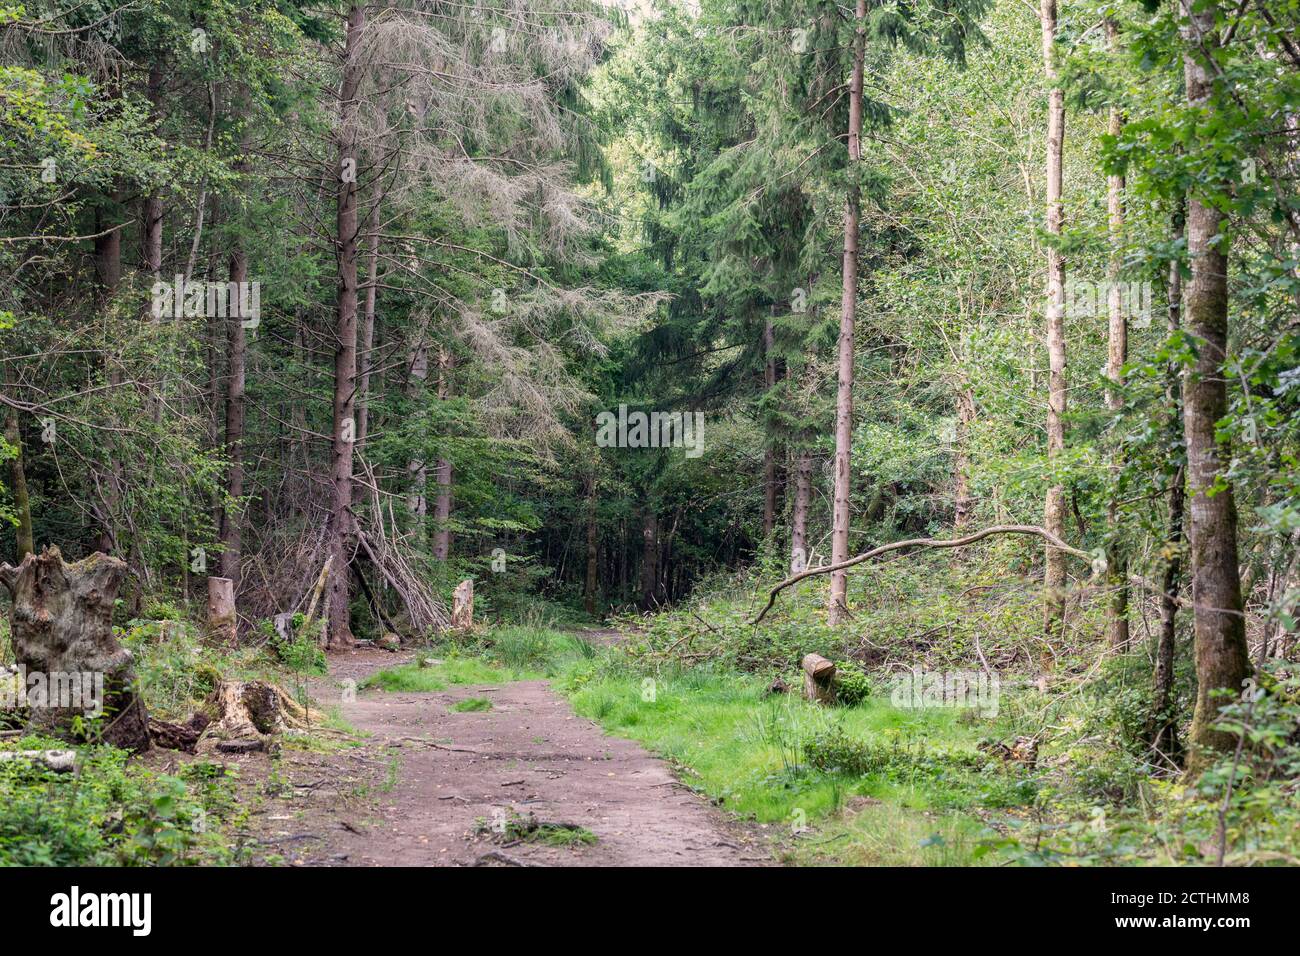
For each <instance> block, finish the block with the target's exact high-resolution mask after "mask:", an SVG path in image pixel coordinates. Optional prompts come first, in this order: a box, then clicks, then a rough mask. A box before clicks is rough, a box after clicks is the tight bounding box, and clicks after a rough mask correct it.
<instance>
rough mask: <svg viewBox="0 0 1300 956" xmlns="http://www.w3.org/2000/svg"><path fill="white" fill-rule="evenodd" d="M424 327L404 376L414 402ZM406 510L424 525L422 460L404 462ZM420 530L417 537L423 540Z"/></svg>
mask: <svg viewBox="0 0 1300 956" xmlns="http://www.w3.org/2000/svg"><path fill="white" fill-rule="evenodd" d="M426 332H427V326H426V323H424V322H423V321H421V322H419V323H418V324H417V326H416V330H415V338H414V340H413V341H412V342H411V357H410V365H409V367H408V368H407V375H406V397H407V398H408V399H409V400H410V401H411V402H412V403H415V402H417V401H418V400H419V399H420V396H421V395H423V394H424V383H425V382H426V381H427V380H428V378H429V342H428V338H427V337H426ZM406 477H407V486H406V510H407V512H408V513H409V514H410V515H411V516H412V517H413V518H415V521H416V524H417V525H421V526H422V525H423V524H424V517H425V515H427V514H428V513H429V499H428V496H427V495H426V489H427V487H428V484H429V469H428V466H427V465H426V464H425V463H424V459H423V458H412V459H411V460H410V461H408V462H407V463H406ZM424 533H425V532H424V531H423V530H421V532H420V534H421V536H422V537H423V535H424Z"/></svg>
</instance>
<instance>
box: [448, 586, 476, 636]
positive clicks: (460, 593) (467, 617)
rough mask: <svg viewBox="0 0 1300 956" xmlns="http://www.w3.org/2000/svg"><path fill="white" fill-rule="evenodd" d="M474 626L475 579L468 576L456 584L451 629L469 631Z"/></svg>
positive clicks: (452, 600) (452, 598)
mask: <svg viewBox="0 0 1300 956" xmlns="http://www.w3.org/2000/svg"><path fill="white" fill-rule="evenodd" d="M473 626H474V579H473V578H466V579H465V580H464V581H461V582H460V584H458V585H456V591H455V593H454V594H453V595H452V596H451V629H452V630H453V631H468V630H469V629H470V628H472V627H473Z"/></svg>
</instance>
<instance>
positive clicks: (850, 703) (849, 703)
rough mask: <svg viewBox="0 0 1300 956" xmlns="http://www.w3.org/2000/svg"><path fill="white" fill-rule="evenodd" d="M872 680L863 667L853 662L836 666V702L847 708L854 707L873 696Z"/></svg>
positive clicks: (841, 662) (843, 662) (844, 662)
mask: <svg viewBox="0 0 1300 956" xmlns="http://www.w3.org/2000/svg"><path fill="white" fill-rule="evenodd" d="M871 693H872V686H871V678H870V677H868V676H867V672H866V671H864V670H863V669H862V667H861V665H859V664H856V663H854V662H853V661H840V662H838V663H836V665H835V700H836V702H837V703H840V704H843V705H844V706H845V707H854V706H856V705H858V704H860V703H862V702H863V701H864V700H866V699H867V698H868V697H870V696H871Z"/></svg>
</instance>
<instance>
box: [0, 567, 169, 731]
mask: <svg viewBox="0 0 1300 956" xmlns="http://www.w3.org/2000/svg"><path fill="white" fill-rule="evenodd" d="M125 575H126V564H125V563H124V562H123V561H121V560H119V559H118V558H114V557H110V556H109V555H106V554H103V553H102V552H96V553H95V554H92V555H91V556H90V557H88V558H84V559H82V560H81V561H77V562H74V563H72V564H65V563H64V561H63V555H62V554H60V553H59V549H58V548H53V547H51V548H46V549H44V550H43V551H42V552H41V553H40V554H39V555H35V554H29V555H28V556H27V557H26V558H24V559H23V562H22V564H20V565H18V567H16V568H15V567H12V566H11V565H8V564H5V565H3V566H0V583H3V584H4V586H5V587H7V588H8V589H9V593H10V594H11V595H12V596H13V612H12V615H11V618H10V620H11V627H10V636H11V639H12V641H13V646H14V658H15V660H16V662H17V663H18V664H19V666H20V667H22V668H25V672H26V674H27V678H28V683H29V686H30V685H31V680H32V676H33V675H44V680H45V681H46V686H47V687H48V688H49V691H50V693H49V695H48V697H47V699H45V700H39V699H37V700H34V699H33V695H31V694H30V693H29V695H28V701H27V702H28V727H29V729H31V730H34V731H39V732H42V733H48V734H53V735H55V736H62V737H70V736H71V735H72V728H73V725H74V722H76V721H77V718H82V719H87V718H93V717H94V716H95V712H97V711H101V710H102V716H100V717H98V718H97V719H88V720H87V726H88V727H89V729H90V732H91V733H92V734H93V735H94V737H95V738H96V739H99V740H103V741H104V742H105V743H109V744H112V745H113V746H115V747H121V748H122V749H124V750H135V751H144V750H148V749H149V717H148V714H146V712H145V707H144V701H143V700H141V699H140V697H139V696H138V695H137V694H136V688H135V668H134V666H133V662H132V659H131V652H130V651H128V650H127V649H126V648H124V647H122V646H121V645H120V644H118V642H117V639H116V638H115V637H114V636H113V602H114V600H116V598H117V589H118V587H119V586H120V585H121V583H122V578H123V577H124V576H125ZM70 687H75V688H77V689H79V690H80V691H81V693H80V695H79V696H80V697H81V700H79V701H78V700H76V699H74V696H75V695H71V694H69V693H68V691H69V688H70ZM88 696H93V697H94V698H95V699H94V700H93V701H92V702H91V705H90V706H87V697H88Z"/></svg>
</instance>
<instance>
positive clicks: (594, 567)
mask: <svg viewBox="0 0 1300 956" xmlns="http://www.w3.org/2000/svg"><path fill="white" fill-rule="evenodd" d="M597 487H598V481H597V477H596V470H595V468H594V467H593V468H592V472H591V475H590V476H589V477H588V479H587V576H586V581H585V582H584V584H583V588H582V606H583V609H584V610H586V612H587V613H588V614H595V613H596V595H597V593H598V591H599V590H600V525H599V524H598V523H597V521H596V489H597Z"/></svg>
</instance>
